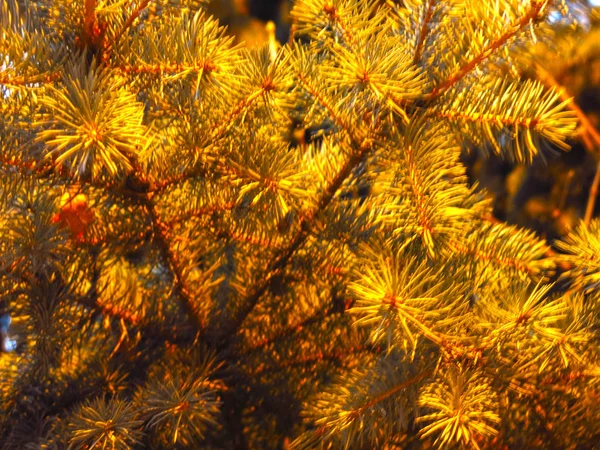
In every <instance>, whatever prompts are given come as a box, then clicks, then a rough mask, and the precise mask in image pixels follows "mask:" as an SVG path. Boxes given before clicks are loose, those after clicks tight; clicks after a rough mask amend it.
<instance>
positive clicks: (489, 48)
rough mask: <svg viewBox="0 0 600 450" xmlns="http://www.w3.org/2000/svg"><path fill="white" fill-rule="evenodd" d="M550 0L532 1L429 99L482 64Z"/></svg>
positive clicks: (439, 85) (442, 83)
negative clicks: (506, 29) (527, 7)
mask: <svg viewBox="0 0 600 450" xmlns="http://www.w3.org/2000/svg"><path fill="white" fill-rule="evenodd" d="M549 1H550V0H541V1H539V2H537V1H532V2H531V9H530V10H529V11H527V14H525V15H524V16H523V17H521V18H520V19H519V20H517V21H516V22H515V23H513V24H511V25H509V26H508V31H507V32H506V33H504V34H503V35H501V36H500V37H499V38H498V39H496V40H495V41H492V42H490V43H489V44H488V45H486V46H485V47H484V48H483V50H482V51H481V52H480V53H479V54H477V55H475V56H474V57H473V58H472V59H471V60H470V61H468V62H466V63H465V64H463V65H462V66H461V67H460V68H459V69H458V71H456V72H455V73H454V74H452V75H451V76H450V77H449V78H447V79H446V80H445V81H443V82H441V83H440V84H438V85H437V86H436V87H435V88H434V89H433V91H431V93H430V94H429V95H428V96H426V99H427V100H429V101H432V100H435V99H437V98H438V97H439V96H440V95H442V94H443V93H444V92H446V91H447V90H448V89H450V88H451V87H452V86H454V85H455V84H456V83H458V82H459V81H460V80H462V79H463V78H464V77H465V76H466V75H467V74H468V73H469V72H471V71H472V70H473V69H475V68H476V67H477V66H478V65H479V64H481V63H482V62H483V61H484V60H485V59H486V58H488V57H489V56H490V55H491V54H492V53H493V52H495V51H496V50H498V49H499V48H500V47H501V46H502V45H504V44H506V42H508V40H509V39H511V38H512V37H514V36H515V35H516V34H517V33H518V32H519V31H521V30H522V29H523V28H525V27H526V26H527V25H529V23H530V22H531V21H532V20H533V19H536V18H537V17H538V15H539V14H540V12H541V11H542V10H543V9H544V8H545V7H546V6H547V5H548V3H549Z"/></svg>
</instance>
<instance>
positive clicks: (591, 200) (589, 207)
mask: <svg viewBox="0 0 600 450" xmlns="http://www.w3.org/2000/svg"><path fill="white" fill-rule="evenodd" d="M598 185H600V161H599V162H598V165H597V166H596V174H595V175H594V181H593V182H592V185H591V186H590V195H589V197H588V201H587V204H586V205H585V216H584V218H583V223H584V224H585V225H586V226H589V224H590V222H591V221H592V216H593V215H594V207H595V206H596V197H597V196H598Z"/></svg>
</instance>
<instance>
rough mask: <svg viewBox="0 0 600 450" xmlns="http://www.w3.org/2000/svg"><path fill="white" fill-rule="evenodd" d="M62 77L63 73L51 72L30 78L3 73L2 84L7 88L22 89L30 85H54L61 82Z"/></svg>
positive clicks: (0, 78)
mask: <svg viewBox="0 0 600 450" xmlns="http://www.w3.org/2000/svg"><path fill="white" fill-rule="evenodd" d="M61 77H62V73H61V72H49V73H45V74H38V75H32V76H30V77H28V76H24V75H22V76H10V75H9V74H7V73H3V74H1V75H0V84H3V85H5V86H14V87H20V86H27V85H30V84H42V83H52V82H55V81H58V80H60V78H61Z"/></svg>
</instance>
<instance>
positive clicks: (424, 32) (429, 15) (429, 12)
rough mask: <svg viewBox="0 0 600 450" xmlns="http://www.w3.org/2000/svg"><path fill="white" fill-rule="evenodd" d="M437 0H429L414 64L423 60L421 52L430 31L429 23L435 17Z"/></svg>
mask: <svg viewBox="0 0 600 450" xmlns="http://www.w3.org/2000/svg"><path fill="white" fill-rule="evenodd" d="M436 1H437V0H428V2H427V10H426V11H425V17H424V18H423V23H421V29H420V30H419V39H418V41H417V46H416V48H415V56H414V58H413V64H415V65H416V64H417V63H418V62H419V61H420V60H421V52H422V51H423V45H424V44H425V39H426V38H427V34H428V33H429V23H430V22H431V19H432V17H433V6H434V5H435V3H436Z"/></svg>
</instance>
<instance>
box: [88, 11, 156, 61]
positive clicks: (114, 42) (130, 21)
mask: <svg viewBox="0 0 600 450" xmlns="http://www.w3.org/2000/svg"><path fill="white" fill-rule="evenodd" d="M87 1H89V0H87ZM148 3H150V0H141V1H140V4H139V5H138V7H137V8H135V9H134V10H133V12H132V13H131V15H130V16H129V17H128V18H127V20H126V21H125V23H124V24H123V26H122V27H121V29H120V30H119V31H117V34H115V35H114V36H113V38H112V42H111V43H110V44H109V46H108V47H107V48H106V50H105V52H104V59H107V58H108V56H109V55H110V52H111V51H112V50H113V49H114V48H115V46H116V45H117V44H118V43H119V39H121V37H122V36H123V35H124V34H125V32H126V31H127V30H128V29H129V27H131V25H133V22H135V19H137V18H138V17H139V15H140V14H141V13H142V11H143V10H144V9H145V8H146V6H148Z"/></svg>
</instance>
